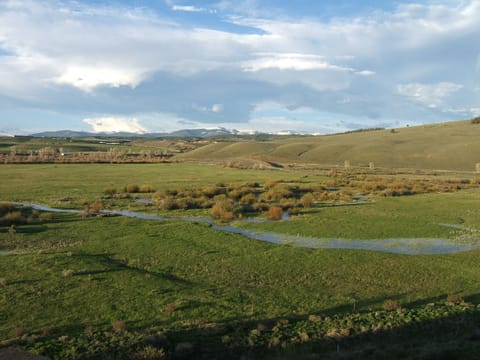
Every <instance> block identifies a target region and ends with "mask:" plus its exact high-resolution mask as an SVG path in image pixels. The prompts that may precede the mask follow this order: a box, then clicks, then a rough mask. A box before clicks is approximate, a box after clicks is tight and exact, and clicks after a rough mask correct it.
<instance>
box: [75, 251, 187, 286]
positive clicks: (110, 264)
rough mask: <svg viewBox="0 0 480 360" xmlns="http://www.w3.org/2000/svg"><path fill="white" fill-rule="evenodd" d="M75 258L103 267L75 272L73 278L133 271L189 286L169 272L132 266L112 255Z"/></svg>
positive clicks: (82, 254) (136, 265) (140, 264)
mask: <svg viewBox="0 0 480 360" xmlns="http://www.w3.org/2000/svg"><path fill="white" fill-rule="evenodd" d="M75 257H79V258H80V259H82V260H87V262H90V263H92V264H93V265H94V266H95V267H103V269H99V270H82V271H78V272H75V276H81V275H98V274H103V273H110V272H115V271H133V272H136V273H141V274H146V275H149V276H151V277H153V278H158V279H162V280H167V281H170V282H174V283H175V284H176V285H191V282H190V281H188V280H185V279H182V278H180V277H178V276H176V275H175V274H172V273H170V272H158V271H151V270H149V269H147V267H146V266H145V265H144V264H142V263H139V264H135V265H132V264H130V262H129V260H128V259H124V258H115V257H114V255H113V254H103V253H102V254H86V253H78V254H75Z"/></svg>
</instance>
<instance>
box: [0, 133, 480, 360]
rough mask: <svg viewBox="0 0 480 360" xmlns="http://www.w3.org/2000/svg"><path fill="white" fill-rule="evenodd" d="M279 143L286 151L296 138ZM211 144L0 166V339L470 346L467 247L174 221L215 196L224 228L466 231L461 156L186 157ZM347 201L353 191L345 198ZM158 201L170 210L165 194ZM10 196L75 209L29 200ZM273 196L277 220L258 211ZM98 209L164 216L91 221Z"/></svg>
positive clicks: (384, 233)
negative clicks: (397, 160) (374, 244)
mask: <svg viewBox="0 0 480 360" xmlns="http://www.w3.org/2000/svg"><path fill="white" fill-rule="evenodd" d="M467 125H469V126H470V125H471V124H467V123H465V124H463V123H462V124H461V126H467ZM447 126H450V125H447ZM472 126H473V125H472ZM409 131H411V128H409V129H401V130H400V131H399V133H398V134H396V135H400V134H402V133H404V132H409ZM432 131H433V130H432ZM373 134H374V133H371V134H368V136H373ZM387 135H388V136H390V134H386V136H387ZM392 135H393V134H392ZM338 136H340V135H338ZM342 136H346V137H350V136H367V135H366V134H345V135H342ZM331 138H333V137H331ZM329 139H330V137H329ZM329 139H327V140H325V139H324V138H322V139H320V140H321V141H323V140H325V141H331V140H329ZM320 140H318V141H319V143H320V142H321V141H320ZM276 141H281V140H274V142H276ZM283 141H285V142H290V145H289V146H292V147H296V146H300V145H299V144H295V141H296V140H295V138H294V139H293V140H292V139H289V140H283ZM342 141H343V140H342ZM219 144H220V145H219ZM238 144H239V145H236V146H237V147H239V148H240V147H242V146H243V143H240V142H239V143H238ZM258 144H259V145H258V146H264V145H262V144H263V143H262V142H259V143H258ZM209 146H215V149H220V148H223V147H224V146H225V144H224V143H223V142H219V143H217V144H211V145H208V144H207V145H206V146H202V147H199V148H198V149H197V150H192V151H189V152H186V153H185V154H183V155H181V156H179V157H183V156H185V157H186V156H187V155H188V154H190V160H189V161H188V162H187V161H186V159H183V160H181V161H180V160H179V162H178V163H177V162H172V163H156V164H117V163H113V164H111V163H108V164H60V163H56V164H55V163H38V164H3V165H1V167H0V171H1V179H2V181H1V182H0V199H1V200H3V201H5V203H2V204H1V206H2V210H1V211H2V212H1V214H0V215H1V217H2V226H1V227H0V319H1V320H2V321H1V322H0V341H1V342H0V344H1V345H0V346H2V347H6V346H19V347H21V348H24V349H27V350H28V351H30V352H33V353H37V354H43V355H47V356H49V357H52V358H88V359H90V358H112V359H114V358H138V359H154V358H167V359H168V358H225V357H230V358H240V357H241V356H244V357H247V358H249V357H251V358H259V357H260V358H275V357H278V356H283V357H285V358H288V357H289V356H291V357H296V358H298V357H300V358H301V357H302V356H305V357H308V356H311V355H312V354H318V356H325V357H330V358H338V357H339V356H341V357H342V358H385V357H389V358H405V357H415V356H416V357H418V358H432V357H433V358H437V357H442V356H443V357H444V358H451V357H452V354H454V356H459V357H461V358H474V357H473V356H474V354H475V353H476V352H477V353H478V351H479V347H480V344H479V342H478V337H479V336H478V331H479V330H478V326H479V325H478V324H479V321H480V312H479V306H478V304H480V295H479V294H480V291H479V290H480V289H479V287H478V283H479V281H480V267H479V265H478V259H479V256H480V250H478V249H473V250H470V251H462V252H455V253H448V254H423V255H402V254H395V253H392V252H388V251H387V252H378V251H365V250H349V249H310V248H301V247H296V246H291V245H275V244H271V243H267V242H261V241H257V240H253V239H249V238H246V237H244V236H242V235H240V234H235V233H229V232H225V231H218V230H216V229H215V228H214V227H213V226H212V225H211V224H210V223H207V222H202V221H195V219H192V220H191V221H181V220H179V219H174V218H172V217H175V218H178V217H194V218H195V217H201V218H205V217H207V218H210V217H212V216H213V215H214V213H213V208H214V206H215V204H217V203H219V202H221V201H223V202H229V201H230V202H232V204H233V205H232V217H231V218H228V219H223V218H222V217H221V216H220V218H219V219H217V221H219V222H224V221H228V224H230V225H232V226H234V227H236V228H238V229H250V230H258V231H269V232H275V233H279V234H289V235H294V236H306V237H312V238H338V239H344V240H348V241H352V242H354V241H356V240H382V239H391V238H409V239H421V238H422V239H423V238H442V239H450V240H454V241H459V242H462V241H464V242H465V241H468V242H470V243H472V244H477V242H478V230H480V223H479V221H480V220H479V219H480V213H479V212H480V210H479V209H480V206H479V205H480V193H479V192H478V176H477V174H476V173H474V172H473V169H474V168H473V165H474V163H475V159H474V158H473V157H472V158H471V159H468V161H469V164H470V163H471V164H472V166H470V165H468V166H467V165H466V163H465V169H462V168H463V167H464V165H457V164H456V163H455V161H453V160H449V161H447V160H445V164H446V165H445V166H443V167H440V168H438V167H437V166H436V163H435V162H432V163H431V164H432V165H431V166H423V165H424V164H422V163H421V165H422V166H421V168H420V166H419V168H411V169H407V165H409V164H407V163H401V165H404V166H405V167H404V166H400V167H401V168H402V169H399V168H398V167H387V166H386V165H385V164H387V163H388V162H389V161H391V159H384V160H382V159H379V158H377V159H375V163H376V164H383V166H381V167H380V166H379V165H378V166H376V167H369V166H368V162H367V163H366V165H365V166H356V165H355V161H356V160H355V159H354V157H353V155H352V156H351V157H350V160H351V162H352V167H345V166H343V160H345V159H344V158H343V159H342V160H340V158H338V159H337V160H335V161H334V159H332V160H331V161H330V160H329V161H328V162H326V164H327V165H325V164H324V163H318V164H313V163H312V162H306V161H303V160H302V161H300V160H299V159H298V158H297V159H295V161H293V160H292V159H290V160H288V161H286V162H281V161H279V160H281V159H280V158H285V156H283V155H282V156H281V157H280V156H275V157H271V156H267V157H265V158H262V159H261V160H259V159H258V158H256V156H253V157H252V155H251V154H246V153H245V151H244V150H239V151H240V155H238V156H237V155H235V156H232V158H231V159H230V160H231V161H233V160H236V161H238V159H239V158H241V159H242V161H243V164H245V161H247V160H251V161H264V162H265V164H269V162H270V163H271V162H274V163H275V164H277V163H278V164H280V165H282V166H281V167H279V166H270V167H269V166H265V168H263V169H262V170H260V169H253V168H241V169H240V168H237V167H230V166H227V165H228V164H226V163H224V162H223V160H222V162H219V161H218V158H216V155H215V151H217V150H215V151H213V152H212V153H211V155H212V156H211V158H210V159H207V158H208V156H207V154H206V153H203V155H202V159H197V160H194V155H195V154H197V155H195V156H199V155H198V153H199V152H200V151H206V150H205V149H207V148H208V147H209ZM268 146H271V148H272V149H273V148H274V147H275V148H276V149H278V147H277V144H276V143H275V144H273V143H272V144H270V145H268ZM251 149H255V147H251ZM97 150H98V149H97ZM257 150H258V149H257ZM257 150H255V151H257ZM100 151H101V149H100ZM218 151H220V150H218ZM222 151H223V150H222ZM258 151H263V150H258ZM272 151H273V150H272ZM275 151H278V150H275ZM288 153H289V154H291V152H290V151H288ZM232 154H233V152H232ZM235 154H237V153H235ZM277 155H278V154H277ZM342 156H343V155H342ZM472 156H473V155H472ZM369 158H372V156H370V155H369ZM222 159H224V158H223V157H222ZM252 159H253V160H252ZM402 159H408V156H405V157H404V158H402ZM452 159H453V158H452ZM267 161H268V162H267ZM359 161H360V160H359ZM371 161H373V160H371ZM382 161H383V162H382ZM402 161H406V160H402ZM293 163H294V164H295V166H288V165H289V164H290V165H291V164H293ZM332 163H333V165H331V164H332ZM467 168H468V169H467ZM332 169H333V170H334V171H333V170H332ZM432 169H436V170H432ZM439 169H440V170H439ZM133 185H136V186H137V187H136V188H135V187H133ZM129 186H132V187H130V188H129ZM142 186H143V190H145V191H143V192H141V189H142ZM147 190H148V191H147ZM197 194H198V196H197ZM208 194H211V196H209V195H208ZM307 194H310V195H308V197H310V196H311V199H310V200H309V199H308V197H305V196H306V195H307ZM248 195H254V196H250V197H248ZM202 196H203V198H202ZM219 196H220V197H219ZM244 196H247V197H246V198H245V199H247V200H248V199H251V200H248V201H249V202H246V203H245V204H243V205H249V207H248V209H249V210H248V211H246V207H241V206H240V205H242V201H241V199H242V197H244ZM358 196H361V200H362V201H361V204H355V203H354V201H355V198H356V197H358ZM168 197H170V199H169V201H174V202H175V206H173V207H172V208H167V207H166V206H164V205H165V203H166V200H165V199H167V198H168ZM138 198H141V199H148V200H151V203H150V202H138V201H136V200H137V199H138ZM187 198H188V199H189V202H187V201H183V200H182V201H183V202H181V201H180V200H181V199H187ZM200 198H202V199H203V202H200V201H197V200H199V199H200ZM192 199H193V200H195V201H191V200H192ZM247 200H245V201H247ZM286 200H288V201H286ZM307 200H308V201H307ZM10 201H20V202H31V203H37V204H43V205H48V206H51V207H55V208H62V209H78V210H79V211H80V212H79V213H44V212H39V211H36V210H32V209H31V208H29V207H26V206H23V207H22V206H19V205H12V204H9V203H8V202H10ZM250 201H251V202H250ZM352 203H353V204H352ZM93 204H96V205H95V206H98V207H99V208H98V209H95V206H94V205H93ZM181 204H187V205H188V206H187V205H182V206H180V205H181ZM272 207H278V208H280V209H282V210H283V211H286V212H289V213H290V219H289V220H279V221H277V220H269V208H272ZM102 209H110V210H120V209H124V210H127V209H128V210H131V211H136V212H140V213H144V214H151V215H162V216H165V217H167V219H166V220H163V221H155V220H144V219H136V218H128V217H124V216H107V215H105V214H102V212H101V211H100V210H102ZM8 214H10V215H9V217H8V216H7V215H8ZM46 214H48V215H46ZM169 217H170V219H169ZM245 218H247V219H248V218H251V219H256V220H261V221H244V219H245ZM445 225H448V226H445ZM475 247H476V246H475ZM452 334H454V335H452ZM412 339H413V340H412Z"/></svg>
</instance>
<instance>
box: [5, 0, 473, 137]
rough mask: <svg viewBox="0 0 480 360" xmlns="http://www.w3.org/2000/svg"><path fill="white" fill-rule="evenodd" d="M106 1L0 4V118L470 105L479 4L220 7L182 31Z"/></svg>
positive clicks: (413, 112) (402, 112)
mask: <svg viewBox="0 0 480 360" xmlns="http://www.w3.org/2000/svg"><path fill="white" fill-rule="evenodd" d="M94 3H97V4H98V3H99V2H94ZM101 3H104V4H105V3H108V4H110V5H109V6H105V5H104V6H101V5H93V3H92V2H88V3H87V2H80V1H67V0H55V1H50V0H22V1H14V0H3V1H2V0H0V24H1V26H0V47H1V48H2V49H6V50H7V52H6V54H7V55H0V115H2V114H5V112H2V106H3V103H8V104H9V106H10V108H12V107H14V106H17V105H16V104H17V103H20V104H21V105H18V106H22V107H24V108H27V109H31V110H32V111H33V110H34V109H37V108H41V109H42V110H45V109H47V110H50V109H54V111H55V110H57V109H59V110H58V111H59V112H64V113H65V114H69V115H70V117H71V118H72V117H75V118H76V119H78V118H84V117H86V116H87V115H86V114H85V112H86V111H88V112H89V113H90V114H91V113H96V114H121V113H125V114H139V113H141V112H149V113H158V114H170V115H171V117H176V118H179V119H185V120H186V121H187V120H188V121H192V123H215V124H219V123H223V122H224V123H225V124H228V123H229V122H232V121H233V122H237V123H241V122H243V123H247V122H248V120H249V119H250V118H251V117H252V116H255V114H254V111H253V109H254V107H255V105H256V104H259V103H262V102H268V101H272V102H276V103H279V104H281V105H282V106H283V107H287V108H288V107H292V108H301V107H302V106H303V107H308V108H311V109H313V110H312V111H318V112H328V113H331V114H337V115H339V116H341V115H343V116H347V117H348V116H350V117H351V116H354V115H358V116H359V117H362V116H363V118H367V117H369V118H371V119H377V118H388V119H389V120H390V119H392V118H395V119H405V118H413V117H418V111H419V110H418V109H420V111H422V113H421V114H420V115H421V117H422V119H425V121H440V120H443V119H444V118H447V117H448V116H454V114H456V113H458V114H460V110H461V109H474V108H475V107H476V106H478V86H479V85H478V81H476V80H478V75H479V71H480V70H479V69H480V56H479V54H478V49H476V48H475V46H474V44H476V43H477V42H478V39H479V38H480V22H479V21H478V19H479V18H480V1H478V0H464V1H461V2H458V1H453V0H442V1H436V0H426V1H422V4H411V3H410V4H408V5H400V6H399V7H397V8H395V9H394V10H392V11H388V12H387V11H384V12H375V13H371V14H369V15H368V16H364V15H362V16H357V17H355V18H352V17H350V18H346V17H344V18H341V17H338V18H332V19H329V20H327V21H325V20H322V19H320V18H315V17H313V15H312V14H306V16H305V17H301V16H299V17H296V18H288V15H286V13H285V12H284V13H283V14H282V16H277V15H278V13H276V12H275V10H274V9H273V10H271V11H265V10H270V8H268V9H266V8H265V7H263V5H262V2H259V1H254V0H247V1H240V2H234V1H220V3H217V4H216V5H215V8H216V9H217V11H218V12H219V13H220V12H222V14H221V15H224V16H219V18H218V19H217V20H215V19H213V18H214V17H211V18H209V21H208V22H204V21H203V19H202V20H201V21H199V22H195V23H190V22H189V23H187V24H184V23H181V22H180V21H186V20H181V19H182V18H183V17H181V16H176V17H172V18H168V17H166V15H162V14H159V13H155V10H154V9H153V8H152V9H150V10H149V9H148V7H144V8H133V7H128V6H118V5H115V4H118V2H101ZM178 3H179V4H180V2H179V1H178ZM187 3H188V1H185V2H182V3H181V4H182V5H177V4H176V2H175V1H166V4H167V7H169V8H170V9H172V10H176V11H187V12H188V11H190V12H200V11H207V10H208V11H209V9H208V8H206V6H207V5H198V6H195V5H185V4H187ZM191 3H192V4H202V3H201V2H193V1H192V2H191ZM270 3H272V2H270ZM278 3H280V2H278ZM200 6H205V8H203V7H200ZM208 6H210V5H208ZM173 7H176V8H175V9H173ZM212 9H213V7H212ZM223 11H225V12H223ZM225 14H226V15H225ZM229 16H230V17H229ZM307 16H308V17H307ZM174 18H175V19H179V18H180V20H173V19H174ZM187 18H189V19H190V18H199V16H191V17H187ZM229 20H230V21H231V22H232V23H234V24H237V25H242V26H243V27H239V26H232V27H229V26H228V24H225V21H229ZM176 21H178V22H176ZM188 21H190V20H188ZM215 21H218V22H217V23H215ZM244 27H249V28H248V29H246V30H247V31H245V32H243V29H244ZM218 29H224V30H218ZM447 76H448V77H447ZM475 77H476V78H475ZM475 81H476V82H475ZM65 85H68V87H66V86H65ZM125 87H126V88H125ZM79 91H82V92H87V93H88V96H83V94H79ZM398 95H401V96H398ZM2 101H3V103H2ZM192 104H200V105H198V106H192ZM419 105H420V106H419ZM449 109H450V111H449ZM82 111H84V112H82ZM455 111H457V112H455ZM79 114H80V115H79ZM452 114H453V115H452ZM363 118H362V119H363ZM140 119H141V123H142V124H145V122H144V120H143V118H140ZM90 120H92V119H90ZM93 120H94V119H93ZM1 121H2V120H1V116H0V125H2V124H1ZM289 121H290V120H289ZM292 121H295V120H292ZM297 121H298V119H297ZM321 121H323V120H318V123H320V122H321ZM154 122H158V123H159V124H167V123H166V122H165V123H164V122H163V117H159V118H158V119H151V122H149V125H150V124H153V123H154ZM102 124H103V123H102ZM130 124H133V123H132V122H130ZM172 124H177V122H172ZM178 124H180V123H179V122H178ZM298 124H299V126H302V124H300V122H298ZM167 125H168V124H167ZM292 125H293V124H292ZM92 126H93V125H92ZM98 126H99V125H98ZM272 126H273V125H272ZM312 126H313V125H312ZM319 126H320V125H319ZM226 127H227V126H226ZM149 128H151V127H150V126H149Z"/></svg>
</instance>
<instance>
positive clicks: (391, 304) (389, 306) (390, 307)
mask: <svg viewBox="0 0 480 360" xmlns="http://www.w3.org/2000/svg"><path fill="white" fill-rule="evenodd" d="M382 308H383V310H385V311H395V310H399V309H400V305H399V304H398V302H396V301H395V300H392V299H387V300H385V301H384V302H383V305H382Z"/></svg>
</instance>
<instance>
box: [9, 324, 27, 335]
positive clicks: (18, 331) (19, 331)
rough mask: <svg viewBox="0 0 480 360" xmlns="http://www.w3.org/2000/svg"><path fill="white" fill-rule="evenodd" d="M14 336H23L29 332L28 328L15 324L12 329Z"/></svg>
mask: <svg viewBox="0 0 480 360" xmlns="http://www.w3.org/2000/svg"><path fill="white" fill-rule="evenodd" d="M12 333H13V336H14V337H16V338H19V337H22V336H23V335H25V334H26V333H27V330H26V329H25V328H24V327H23V326H15V327H14V328H13V330H12Z"/></svg>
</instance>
